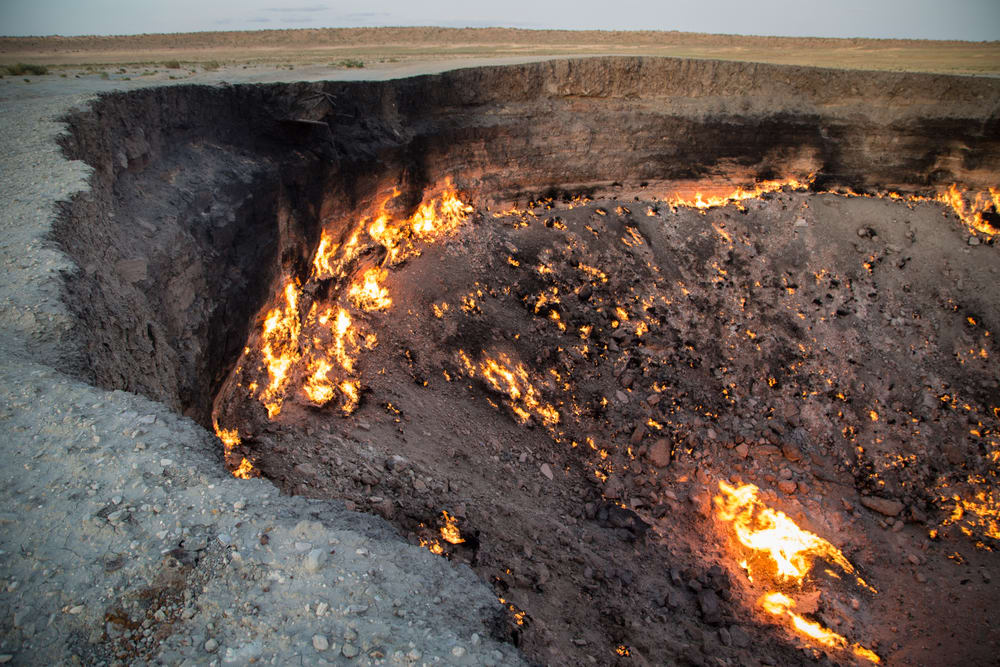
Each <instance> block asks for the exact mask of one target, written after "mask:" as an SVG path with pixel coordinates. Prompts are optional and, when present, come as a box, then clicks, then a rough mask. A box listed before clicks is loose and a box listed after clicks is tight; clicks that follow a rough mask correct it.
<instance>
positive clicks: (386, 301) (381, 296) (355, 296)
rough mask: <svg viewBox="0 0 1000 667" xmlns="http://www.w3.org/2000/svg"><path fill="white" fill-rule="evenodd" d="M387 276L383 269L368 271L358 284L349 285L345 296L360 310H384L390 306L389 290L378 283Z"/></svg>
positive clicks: (387, 273)
mask: <svg viewBox="0 0 1000 667" xmlns="http://www.w3.org/2000/svg"><path fill="white" fill-rule="evenodd" d="M388 275H389V272H388V271H386V270H385V269H377V268H371V269H368V270H367V271H365V272H364V275H362V277H361V281H360V282H355V283H354V284H352V285H351V287H350V289H349V290H348V292H347V296H348V297H349V298H350V299H351V301H352V302H353V303H354V305H355V306H356V307H358V308H360V309H362V310H369V311H370V310H385V309H386V308H388V307H389V306H391V305H392V299H390V298H389V290H388V289H387V288H385V287H383V286H382V285H381V284H379V283H381V282H383V281H385V279H386V277H388Z"/></svg>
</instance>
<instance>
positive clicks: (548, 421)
mask: <svg viewBox="0 0 1000 667" xmlns="http://www.w3.org/2000/svg"><path fill="white" fill-rule="evenodd" d="M458 352H459V357H460V358H461V359H462V363H463V364H464V365H465V367H466V372H468V374H469V375H470V376H473V375H475V367H474V366H473V365H472V362H471V360H470V359H469V357H468V355H466V354H465V351H464V350H459V351H458ZM484 354H485V353H484ZM479 372H480V373H481V374H482V376H483V379H484V380H486V382H487V383H488V384H489V385H490V386H491V387H492V388H493V389H494V390H496V391H498V392H499V393H501V394H506V395H507V396H508V397H509V398H510V408H511V410H513V411H514V414H515V415H517V417H518V419H519V420H520V421H521V422H522V423H524V422H526V421H528V419H530V418H531V417H532V416H535V417H538V419H539V420H541V421H542V423H544V424H545V425H547V426H554V425H555V424H558V423H559V412H558V410H556V409H555V408H554V407H552V406H551V405H549V404H547V403H543V402H542V401H541V400H540V399H539V397H538V390H536V389H535V387H534V385H532V383H531V378H530V376H529V375H528V370H527V369H526V368H525V367H524V364H517V365H516V366H515V365H514V364H513V363H512V362H511V360H510V358H509V357H508V356H507V355H506V354H503V353H501V354H499V355H497V358H496V359H494V358H491V357H485V358H484V360H483V361H482V362H480V364H479Z"/></svg>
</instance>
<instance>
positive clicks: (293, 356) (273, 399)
mask: <svg viewBox="0 0 1000 667" xmlns="http://www.w3.org/2000/svg"><path fill="white" fill-rule="evenodd" d="M298 302H299V288H298V287H297V286H296V284H295V283H294V282H293V281H291V280H289V281H288V282H287V283H286V284H285V307H284V308H274V309H272V310H271V311H270V312H268V314H267V318H266V319H265V320H264V330H263V333H262V335H261V339H262V340H263V347H262V349H261V352H262V354H263V355H264V364H265V365H266V366H267V374H268V377H269V378H270V382H269V383H268V385H267V387H266V388H265V389H264V391H263V392H262V393H261V395H260V400H261V402H262V403H263V404H264V406H265V407H266V408H267V416H268V417H269V418H271V419H273V418H274V417H276V416H278V414H279V413H280V412H281V405H282V403H283V401H284V390H285V386H286V385H287V384H288V371H289V369H290V368H291V367H292V365H293V364H294V363H296V362H297V361H298V360H299V359H300V358H301V356H302V355H301V353H300V352H299V333H300V331H301V324H300V322H299V307H298Z"/></svg>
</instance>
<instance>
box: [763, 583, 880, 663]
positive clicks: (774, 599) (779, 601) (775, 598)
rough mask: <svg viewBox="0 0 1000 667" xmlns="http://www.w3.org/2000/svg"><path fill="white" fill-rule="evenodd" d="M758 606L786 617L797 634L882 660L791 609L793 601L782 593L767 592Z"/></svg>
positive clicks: (873, 653)
mask: <svg viewBox="0 0 1000 667" xmlns="http://www.w3.org/2000/svg"><path fill="white" fill-rule="evenodd" d="M760 606H761V607H763V608H764V611H766V612H767V613H769V614H771V615H772V616H778V617H781V616H785V617H787V618H788V620H789V622H790V623H791V625H792V627H793V628H795V630H796V631H798V633H799V634H801V635H803V636H805V637H809V638H810V639H812V640H813V641H815V642H816V643H818V644H820V645H822V646H826V647H827V648H832V649H846V648H850V650H851V652H852V653H854V655H856V656H858V657H859V658H864V659H865V660H868V661H870V662H874V663H878V662H881V661H882V659H881V658H880V657H879V656H878V654H876V653H875V652H874V651H872V650H871V649H867V648H865V647H864V646H862V645H861V644H858V643H852V642H848V640H847V637H844V636H843V635H840V634H837V633H836V632H834V631H833V630H830V629H828V628H824V627H823V626H822V625H820V624H819V623H817V622H816V621H810V620H809V619H808V618H805V617H804V616H801V615H799V614H796V613H795V612H794V611H792V609H793V608H794V607H795V601H794V600H792V598H790V597H788V596H787V595H785V594H784V593H778V592H773V593H768V594H767V595H765V596H764V597H762V598H761V599H760Z"/></svg>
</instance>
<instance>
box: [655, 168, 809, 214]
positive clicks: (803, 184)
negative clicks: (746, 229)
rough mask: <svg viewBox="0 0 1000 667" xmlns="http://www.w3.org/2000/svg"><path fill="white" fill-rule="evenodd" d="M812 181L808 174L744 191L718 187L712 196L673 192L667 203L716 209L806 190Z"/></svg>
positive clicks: (759, 185)
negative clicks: (770, 195)
mask: <svg viewBox="0 0 1000 667" xmlns="http://www.w3.org/2000/svg"><path fill="white" fill-rule="evenodd" d="M813 180H814V175H813V174H810V175H809V176H808V177H806V179H805V180H801V181H800V180H799V179H797V178H789V179H786V180H773V181H760V182H758V183H754V185H753V186H752V187H751V188H749V189H744V188H743V187H741V186H737V187H736V189H735V190H729V189H728V188H725V187H720V188H719V191H718V192H715V193H712V194H707V193H703V192H701V191H700V190H699V191H696V192H695V193H694V194H693V196H691V195H688V196H685V195H684V194H683V193H682V192H675V193H674V194H673V195H671V196H670V197H669V198H668V199H667V203H668V204H670V206H672V207H674V208H677V207H679V206H684V207H689V208H697V209H700V210H705V209H709V208H716V207H718V206H728V205H730V204H739V203H740V202H742V201H745V200H747V199H757V198H758V197H760V196H761V195H765V194H768V193H771V192H781V191H783V190H808V189H809V187H810V186H811V185H812V183H813Z"/></svg>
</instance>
